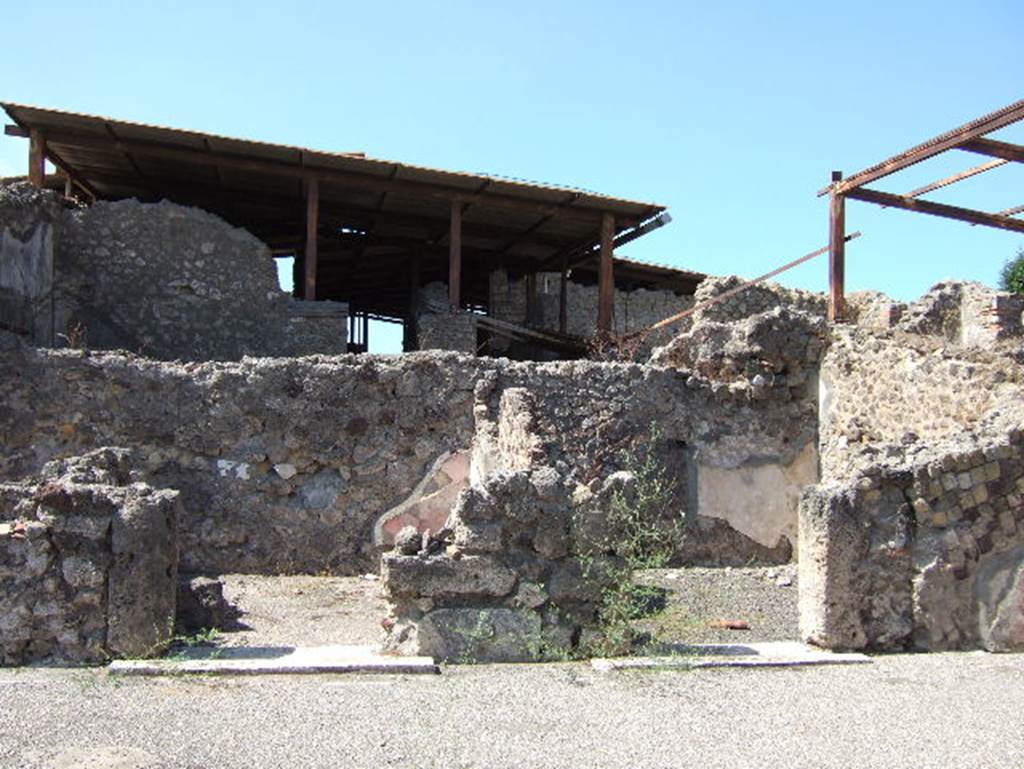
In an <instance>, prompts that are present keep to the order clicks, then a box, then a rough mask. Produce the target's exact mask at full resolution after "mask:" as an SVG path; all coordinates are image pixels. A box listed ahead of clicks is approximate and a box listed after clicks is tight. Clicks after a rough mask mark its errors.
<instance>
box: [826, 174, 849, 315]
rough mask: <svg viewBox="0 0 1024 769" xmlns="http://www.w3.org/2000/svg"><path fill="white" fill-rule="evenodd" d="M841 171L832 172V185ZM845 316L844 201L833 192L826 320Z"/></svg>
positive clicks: (830, 209)
mask: <svg viewBox="0 0 1024 769" xmlns="http://www.w3.org/2000/svg"><path fill="white" fill-rule="evenodd" d="M842 178H843V174H842V172H841V171H833V172H832V181H833V183H838V182H840V181H842ZM845 315H846V199H845V198H844V197H843V196H842V195H841V194H839V193H836V192H833V193H832V197H831V198H830V199H829V227H828V319H829V321H830V322H832V323H837V322H839V321H842V320H843V318H844V317H845Z"/></svg>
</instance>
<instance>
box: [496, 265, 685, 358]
mask: <svg viewBox="0 0 1024 769" xmlns="http://www.w3.org/2000/svg"><path fill="white" fill-rule="evenodd" d="M536 280H537V294H536V305H535V307H534V308H533V313H534V316H533V317H532V318H531V319H530V323H529V324H527V301H526V279H525V278H522V279H519V280H509V278H508V274H507V273H506V272H505V271H503V270H496V271H494V272H493V273H491V289H490V314H491V316H492V317H494V318H497V319H498V320H503V321H507V322H509V323H515V324H517V325H531V326H534V327H536V328H541V329H548V330H550V331H558V328H559V325H558V305H559V295H560V290H561V288H560V286H561V274H560V273H557V272H541V273H537V278H536ZM693 303H694V298H693V297H692V296H686V295H679V294H676V293H675V292H674V291H667V290H650V289H645V288H639V289H634V290H631V291H624V290H622V289H616V291H615V299H614V304H613V310H612V333H614V334H617V335H620V336H621V335H623V334H627V333H629V332H632V331H640V330H642V329H645V328H648V327H649V326H652V325H653V324H655V323H657V322H658V321H660V320H664V319H665V318H667V317H669V316H671V315H675V314H676V313H678V312H682V311H683V310H685V309H688V308H689V307H692V306H693ZM596 328H597V286H596V285H583V284H581V283H575V282H573V281H572V280H569V281H568V285H567V291H566V333H568V334H570V335H572V336H577V337H580V338H583V339H589V338H591V337H592V336H593V335H594V331H595V329H596ZM672 333H673V332H672V331H671V330H659V331H655V332H653V333H652V334H651V335H650V336H649V338H648V339H646V340H645V341H644V344H643V346H642V348H641V350H640V352H639V355H638V356H637V358H636V359H637V360H646V359H647V358H648V357H649V356H650V353H651V350H652V349H653V348H654V347H657V346H659V345H662V344H665V343H666V342H668V341H669V340H670V339H671V338H672ZM503 345H504V346H503ZM492 347H493V349H494V350H495V351H496V352H498V353H499V354H500V353H501V352H502V351H503V350H505V349H507V341H506V340H501V339H497V340H494V341H492Z"/></svg>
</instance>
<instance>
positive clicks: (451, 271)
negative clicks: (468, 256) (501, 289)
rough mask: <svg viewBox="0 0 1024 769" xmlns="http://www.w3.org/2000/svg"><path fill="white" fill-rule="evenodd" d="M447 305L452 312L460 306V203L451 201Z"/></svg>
mask: <svg viewBox="0 0 1024 769" xmlns="http://www.w3.org/2000/svg"><path fill="white" fill-rule="evenodd" d="M448 303H449V304H450V305H451V306H452V311H453V312H455V311H458V309H459V308H460V307H461V306H462V201H461V200H459V199H458V198H456V199H455V200H453V201H452V217H451V234H450V236H449V238H448Z"/></svg>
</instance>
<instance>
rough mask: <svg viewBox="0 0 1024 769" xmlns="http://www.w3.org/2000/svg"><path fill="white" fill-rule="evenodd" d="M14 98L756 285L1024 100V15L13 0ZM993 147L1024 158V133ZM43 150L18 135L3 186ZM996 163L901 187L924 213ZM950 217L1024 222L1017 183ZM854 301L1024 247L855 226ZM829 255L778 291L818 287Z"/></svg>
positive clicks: (943, 9) (804, 8)
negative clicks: (659, 216)
mask: <svg viewBox="0 0 1024 769" xmlns="http://www.w3.org/2000/svg"><path fill="white" fill-rule="evenodd" d="M2 3H3V8H2V18H3V19H4V26H5V28H7V29H8V30H11V31H14V30H17V34H9V35H7V36H6V37H5V41H4V45H3V46H2V47H0V64H2V66H0V72H2V73H3V75H0V99H2V100H9V101H16V102H23V103H29V104H38V105H42V106H48V107H55V108H61V109H70V110H77V111H82V112H89V113H96V114H103V115H109V116H111V117H116V118H120V119H125V120H138V121H142V122H150V123H158V124H164V125H171V126H175V127H181V128H192V129H197V130H203V131H210V132H215V133H221V134H227V135H230V136H244V137H248V138H254V139H261V140H266V141H272V142H281V143H286V144H298V145H303V146H309V147H314V148H318V149H327V150H339V151H345V150H354V151H364V152H366V153H368V154H370V155H372V156H376V157H383V158H388V159H394V160H401V161H406V162H411V163H417V164H422V165H428V166H435V167H440V168H451V169H457V170H463V171H473V172H488V173H496V174H502V175H508V176H515V177H520V178H525V179H529V180H535V181H544V182H552V183H557V184H566V185H572V186H580V187H584V188H588V189H592V190H595V191H598V192H602V193H606V194H610V195H615V196H620V197H628V198H635V199H639V200H649V201H652V202H657V203H662V204H664V205H667V206H669V209H670V211H671V213H672V216H673V219H674V221H673V223H672V224H671V225H670V226H668V227H665V228H663V229H662V230H659V231H657V232H656V233H654V234H652V235H650V236H648V237H645V238H642V239H641V240H639V241H637V242H636V243H634V244H630V246H629V247H628V248H626V249H625V250H624V251H623V255H626V256H630V257H633V258H638V259H646V260H651V261H656V262H661V263H666V264H672V265H677V266H680V267H685V268H688V269H694V270H699V271H703V272H710V273H715V274H727V273H736V274H740V275H744V276H755V275H758V274H761V273H763V272H767V271H768V270H770V269H772V268H773V267H775V266H777V265H779V264H780V263H782V262H785V261H788V260H790V259H792V258H795V257H796V256H799V255H801V254H803V253H806V252H808V251H810V250H812V249H814V248H817V247H819V246H821V245H824V244H825V242H826V240H827V224H828V221H827V203H826V201H825V199H818V198H817V197H816V196H815V192H816V191H817V190H818V189H819V188H820V187H822V186H824V185H825V184H826V183H827V180H828V175H829V171H830V170H831V169H833V168H835V169H842V170H843V171H844V172H846V173H847V174H849V173H851V172H854V171H856V170H859V169H861V168H863V167H865V166H868V165H871V164H873V163H875V162H877V161H879V160H882V159H883V158H885V157H888V156H889V155H892V154H894V153H896V152H898V151H900V150H903V149H906V148H907V147H909V146H911V145H913V144H916V143H918V142H920V141H923V140H925V139H927V138H930V137H931V136H933V135H935V134H938V133H941V132H943V131H945V130H947V129H949V128H952V127H954V126H956V125H959V124H961V123H963V122H966V121H967V120H969V119H971V118H974V117H976V116H978V115H980V114H983V113H985V112H989V111H992V110H994V109H997V108H999V107H1002V106H1004V105H1006V104H1008V103H1010V102H1013V101H1016V100H1018V99H1021V98H1024V79H1022V77H1021V64H1022V57H1021V51H1022V48H1021V43H1020V31H1021V29H1022V28H1024V3H1021V2H1020V0H1005V1H1003V0H993V1H991V2H986V1H985V0H980V1H979V2H975V3H972V4H970V6H969V8H968V7H966V6H965V5H964V4H963V3H947V2H942V1H941V0H932V1H931V2H892V1H891V0H890V2H886V3H881V2H873V1H870V0H869V1H867V2H858V3H842V4H836V3H821V2H813V3H812V2H775V3H764V2H734V3H708V2H701V3H691V2H642V1H639V2H634V3H628V4H627V3H622V2H605V1H604V0H590V1H589V2H561V3H559V2H553V1H552V0H549V1H548V2H534V1H533V0H518V1H517V2H515V3H487V2H479V1H478V2H445V1H444V0H435V1H434V2H429V3H427V2H373V3H370V2H361V3H343V2H336V3H326V2H325V3H318V2H313V1H309V2H306V3H303V4H301V5H295V6H293V7H289V8H285V7H283V6H284V4H281V3H262V2H252V1H250V2H245V3H228V2H222V3H214V2H202V3H199V2H188V1H181V2H176V3H166V2H160V3H154V2H146V1H145V0H135V1H134V2H130V3H128V2H96V3H81V2H75V3H68V2H60V1H59V0H51V1H50V2H47V3H27V2H12V1H11V0H2ZM998 138H1004V139H1007V140H1010V141H1016V142H1021V143H1024V125H1018V126H1014V127H1012V128H1010V129H1007V130H1006V131H1004V132H1002V133H1001V134H999V136H998ZM26 152H27V148H26V143H25V142H24V140H19V139H14V138H0V175H6V174H13V173H22V172H23V169H24V168H25V166H26V159H25V155H26ZM983 161H984V158H981V157H980V156H974V155H969V154H967V153H949V154H947V156H945V157H944V158H941V159H938V160H936V161H931V162H929V163H927V164H922V165H921V166H918V167H915V168H913V169H910V170H908V171H907V172H904V173H903V174H901V175H899V176H895V177H891V178H890V179H888V180H886V181H885V182H884V183H881V184H879V185H878V186H879V187H880V188H882V189H886V190H890V191H893V192H905V191H908V190H910V189H913V188H914V187H916V186H919V185H920V184H923V183H925V182H928V181H931V180H933V179H937V178H940V177H942V176H944V175H946V174H948V173H951V172H953V171H957V170H962V169H964V168H967V167H969V166H972V165H976V164H978V163H981V162H983ZM931 199H934V200H940V201H944V202H951V203H956V204H961V205H970V206H972V207H976V208H980V209H983V210H992V211H995V210H1001V209H1004V208H1009V207H1011V206H1016V205H1024V168H1021V166H1020V164H1014V165H1012V166H1004V167H1002V168H999V169H996V170H995V171H992V172H990V173H988V174H985V175H982V176H980V177H977V178H975V179H971V180H968V181H966V182H963V183H961V184H959V185H957V186H956V187H955V188H952V189H950V190H946V191H943V192H941V193H937V194H934V195H932V196H931ZM847 218H848V228H849V229H850V230H851V231H852V230H854V229H860V230H862V231H863V232H864V237H863V238H861V239H860V240H858V241H857V242H855V243H852V244H851V245H850V246H849V247H848V256H847V259H848V266H847V282H848V288H849V289H850V290H856V289H861V288H875V289H879V290H883V291H886V292H887V293H890V294H893V295H895V296H897V297H900V298H904V299H906V298H912V297H914V296H917V295H918V294H920V293H921V292H923V291H924V290H926V289H927V288H928V287H929V286H930V285H932V284H933V283H935V282H937V281H938V280H940V279H942V278H945V277H959V278H969V279H975V280H981V281H984V282H988V283H993V282H994V281H995V280H996V277H997V275H998V271H999V268H1000V267H1001V266H1002V264H1003V262H1004V261H1005V260H1006V259H1007V258H1009V257H1010V256H1012V255H1013V254H1014V253H1015V252H1016V250H1017V248H1018V247H1021V246H1024V236H1021V235H1017V234H1015V233H1007V232H1001V231H998V230H991V229H988V228H982V227H971V226H969V225H966V224H961V223H959V222H952V221H946V220H941V219H935V218H932V217H927V216H922V215H918V214H909V213H905V212H901V211H894V210H882V209H879V208H877V207H874V206H871V205H869V204H864V203H857V202H851V203H850V204H849V205H848V213H847ZM826 273H827V265H826V262H825V260H824V258H822V259H820V260H815V261H813V262H811V263H810V264H808V265H804V266H802V267H800V268H797V269H796V270H794V271H792V272H791V273H789V274H788V275H787V276H785V277H784V278H783V279H782V282H784V283H787V284H789V285H793V286H799V287H803V288H810V289H815V290H824V289H825V286H826Z"/></svg>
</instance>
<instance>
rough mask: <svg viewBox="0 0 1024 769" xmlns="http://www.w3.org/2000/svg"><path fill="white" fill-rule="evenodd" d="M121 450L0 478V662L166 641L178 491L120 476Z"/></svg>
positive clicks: (76, 656)
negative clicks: (16, 480)
mask: <svg viewBox="0 0 1024 769" xmlns="http://www.w3.org/2000/svg"><path fill="white" fill-rule="evenodd" d="M127 454H128V452H122V451H118V450H110V449H103V450H100V451H97V452H94V453H93V455H92V456H89V457H86V458H84V459H76V460H73V461H71V462H55V463H53V464H51V465H48V466H47V467H46V468H45V469H44V470H43V472H42V474H41V476H42V477H41V478H38V479H35V480H34V481H33V482H29V483H23V484H0V665H18V664H24V663H27V662H32V661H37V660H47V661H60V662H72V663H95V662H103V661H106V660H107V659H109V658H111V657H120V656H123V657H133V656H148V655H150V654H153V653H155V652H157V651H159V650H160V649H161V648H162V645H163V644H165V643H167V642H168V641H169V640H170V636H171V633H172V628H173V624H174V614H175V589H176V588H175V586H176V581H177V555H178V553H177V539H176V526H177V519H178V516H179V515H180V501H179V495H178V492H176V491H171V490H159V491H158V490H156V489H153V488H152V487H150V486H148V485H146V484H144V483H132V482H130V480H129V476H128V473H127V470H126V467H125V457H126V456H127Z"/></svg>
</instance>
